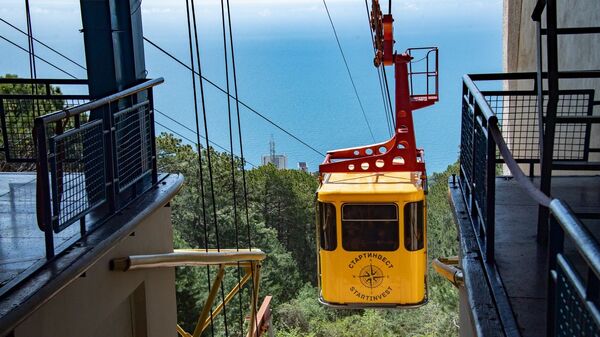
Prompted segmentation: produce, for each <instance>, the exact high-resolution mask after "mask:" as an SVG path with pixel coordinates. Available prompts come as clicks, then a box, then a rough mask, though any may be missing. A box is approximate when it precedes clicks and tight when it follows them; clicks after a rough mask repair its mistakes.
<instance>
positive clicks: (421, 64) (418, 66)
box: [406, 47, 439, 101]
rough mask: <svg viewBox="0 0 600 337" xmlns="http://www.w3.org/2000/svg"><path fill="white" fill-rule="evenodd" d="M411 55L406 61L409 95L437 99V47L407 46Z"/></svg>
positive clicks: (424, 98)
mask: <svg viewBox="0 0 600 337" xmlns="http://www.w3.org/2000/svg"><path fill="white" fill-rule="evenodd" d="M406 53H407V54H408V55H410V56H412V57H414V59H413V60H411V61H410V62H409V63H408V79H409V86H410V96H411V98H413V99H420V100H424V101H427V100H430V99H435V100H437V99H439V72H438V68H439V61H438V48H437V47H419V48H408V49H407V50H406Z"/></svg>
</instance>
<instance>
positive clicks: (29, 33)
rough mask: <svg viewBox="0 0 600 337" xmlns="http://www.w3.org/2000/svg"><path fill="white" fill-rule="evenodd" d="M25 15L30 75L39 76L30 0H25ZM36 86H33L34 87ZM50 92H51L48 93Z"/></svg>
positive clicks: (32, 76) (34, 77) (33, 77)
mask: <svg viewBox="0 0 600 337" xmlns="http://www.w3.org/2000/svg"><path fill="white" fill-rule="evenodd" d="M25 17H26V18H27V44H28V50H29V75H30V76H31V79H32V80H33V79H36V78H37V70H36V67H35V50H34V48H33V39H32V37H33V30H32V27H31V11H30V9H29V0H25ZM34 87H36V86H35V85H34V86H32V89H33V88H34ZM48 94H50V93H48Z"/></svg>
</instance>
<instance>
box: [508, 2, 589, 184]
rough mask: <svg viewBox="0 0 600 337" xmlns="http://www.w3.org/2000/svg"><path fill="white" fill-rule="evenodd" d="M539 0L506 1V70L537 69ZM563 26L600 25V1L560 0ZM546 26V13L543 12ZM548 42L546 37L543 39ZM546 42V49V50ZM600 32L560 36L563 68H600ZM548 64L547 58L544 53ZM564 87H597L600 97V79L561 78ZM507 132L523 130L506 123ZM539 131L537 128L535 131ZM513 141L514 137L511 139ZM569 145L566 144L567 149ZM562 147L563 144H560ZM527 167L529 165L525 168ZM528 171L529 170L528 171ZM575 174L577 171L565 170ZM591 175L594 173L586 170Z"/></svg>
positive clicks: (526, 85) (559, 18)
mask: <svg viewBox="0 0 600 337" xmlns="http://www.w3.org/2000/svg"><path fill="white" fill-rule="evenodd" d="M535 3H536V0H504V36H503V44H504V71H505V72H525V71H536V68H537V60H536V54H537V48H536V43H537V42H536V39H537V38H536V26H535V23H534V21H533V20H532V19H531V13H532V11H533V8H534V6H535ZM557 9H558V11H557V12H558V16H557V22H558V27H559V28H566V27H587V26H600V1H596V0H557ZM542 18H544V21H543V23H542V27H545V26H546V25H545V12H544V14H543V15H542ZM543 41H545V38H543ZM545 45H546V44H545V42H544V49H545ZM599 48H600V34H589V35H569V36H566V35H563V36H560V35H559V37H558V50H559V52H558V61H559V70H561V71H566V70H592V69H600V53H599V52H598V49H599ZM543 63H544V64H546V58H545V54H544V61H543ZM505 89H509V90H516V89H531V84H530V83H524V82H511V83H505ZM560 89H594V90H596V93H595V98H594V99H595V100H600V80H598V79H586V80H561V82H560ZM594 114H600V107H596V108H595V109H594ZM504 126H505V127H506V128H505V129H506V135H505V137H506V136H507V137H508V138H510V137H511V133H514V132H518V131H521V130H511V126H510V125H506V124H505V125H504ZM535 131H537V130H535ZM508 141H509V142H510V139H508ZM568 145H569V144H563V146H564V147H563V149H566V148H568ZM590 146H591V147H592V148H593V147H596V148H598V147H600V125H594V126H592V132H591V141H590ZM558 148H560V146H558ZM589 160H590V161H600V153H596V154H590V159H589ZM524 168H525V167H524ZM525 172H527V171H525ZM562 173H563V174H574V173H576V172H562ZM584 173H585V174H590V172H589V171H588V172H584Z"/></svg>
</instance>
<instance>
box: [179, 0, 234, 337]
mask: <svg viewBox="0 0 600 337" xmlns="http://www.w3.org/2000/svg"><path fill="white" fill-rule="evenodd" d="M190 3H191V5H192V20H193V27H194V43H195V47H196V62H197V64H198V74H199V77H200V80H199V84H200V97H201V100H202V115H203V120H204V135H205V137H206V148H207V150H208V151H207V152H206V157H207V166H208V177H209V180H208V181H209V185H210V194H211V201H212V213H213V221H214V224H215V239H216V240H215V241H216V244H217V251H218V252H220V251H221V242H220V238H219V219H218V217H217V198H216V197H215V186H214V180H213V169H212V159H211V157H212V156H211V151H210V146H209V139H210V138H209V133H208V119H207V114H206V102H205V99H204V85H203V83H202V63H201V61H200V47H199V40H198V26H197V23H196V9H195V6H194V0H190ZM188 13H189V11H188ZM188 16H189V14H188ZM190 44H191V38H190ZM191 62H192V64H193V63H194V60H193V57H192V60H191ZM192 77H193V78H194V82H195V74H194V71H192ZM227 97H228V98H229V97H230V95H229V93H227ZM199 133H200V132H198V134H199ZM221 300H222V303H223V323H224V326H225V336H229V328H228V324H227V308H226V306H225V292H224V288H223V287H222V286H221Z"/></svg>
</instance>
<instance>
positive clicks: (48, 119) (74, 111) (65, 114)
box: [41, 77, 165, 123]
mask: <svg viewBox="0 0 600 337" xmlns="http://www.w3.org/2000/svg"><path fill="white" fill-rule="evenodd" d="M164 81H165V79H164V78H162V77H159V78H155V79H153V80H148V81H145V82H143V83H140V84H138V85H135V86H133V87H131V88H129V89H125V90H123V91H119V92H117V93H115V94H112V95H110V96H106V97H103V98H100V99H97V100H94V101H91V102H88V103H85V104H82V105H78V106H75V107H72V108H68V109H64V110H59V111H56V112H53V113H51V114H47V115H45V116H42V117H41V118H42V119H43V120H44V122H45V123H52V122H56V121H59V120H61V119H65V118H69V117H72V116H75V115H79V114H81V113H84V112H87V111H90V110H94V109H97V108H100V107H101V106H103V105H106V104H108V103H111V102H114V101H116V100H118V99H121V98H124V97H127V96H131V95H133V94H136V93H138V92H141V91H144V90H146V89H149V88H152V87H154V86H157V85H159V84H161V83H163V82H164Z"/></svg>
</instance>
